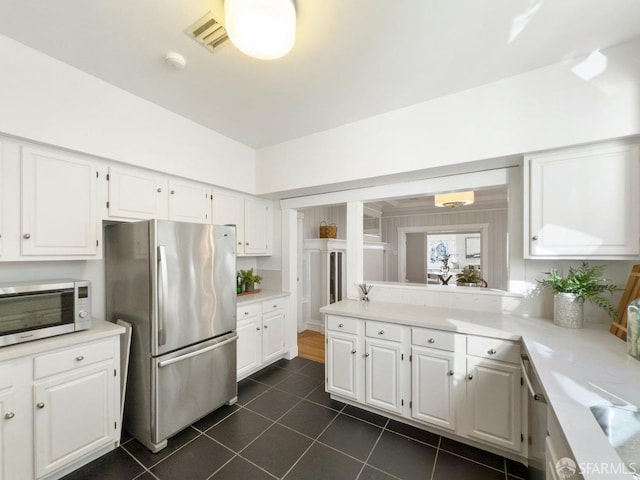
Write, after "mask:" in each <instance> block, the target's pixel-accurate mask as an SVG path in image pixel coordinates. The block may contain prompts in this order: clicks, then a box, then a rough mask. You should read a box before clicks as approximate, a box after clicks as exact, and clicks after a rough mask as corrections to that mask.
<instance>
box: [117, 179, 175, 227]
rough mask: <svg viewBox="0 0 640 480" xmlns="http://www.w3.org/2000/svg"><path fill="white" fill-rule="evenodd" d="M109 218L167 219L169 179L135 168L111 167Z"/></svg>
mask: <svg viewBox="0 0 640 480" xmlns="http://www.w3.org/2000/svg"><path fill="white" fill-rule="evenodd" d="M108 179H109V201H108V203H107V207H108V211H109V217H110V218H111V217H115V218H131V219H138V220H148V219H152V218H167V194H168V182H167V180H166V179H164V178H161V177H159V176H156V175H153V174H150V173H148V172H145V171H144V170H137V169H132V168H122V167H109V177H108Z"/></svg>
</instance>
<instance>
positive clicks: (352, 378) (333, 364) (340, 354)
mask: <svg viewBox="0 0 640 480" xmlns="http://www.w3.org/2000/svg"><path fill="white" fill-rule="evenodd" d="M362 355H363V352H358V337H357V336H356V335H349V334H345V333H334V332H331V331H329V332H327V352H326V357H327V359H326V371H327V391H328V392H330V393H335V394H336V395H340V396H342V397H347V398H352V399H354V400H359V399H360V392H359V390H358V385H359V384H360V370H359V368H358V358H361V356H362Z"/></svg>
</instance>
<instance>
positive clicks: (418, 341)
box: [411, 328, 465, 352]
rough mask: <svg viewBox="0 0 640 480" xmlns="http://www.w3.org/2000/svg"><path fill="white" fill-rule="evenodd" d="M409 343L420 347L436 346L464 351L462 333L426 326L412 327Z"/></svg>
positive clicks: (448, 349) (452, 350)
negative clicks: (432, 328)
mask: <svg viewBox="0 0 640 480" xmlns="http://www.w3.org/2000/svg"><path fill="white" fill-rule="evenodd" d="M411 343H412V344H413V345H420V346H421V347H429V348H437V349H439V350H446V351H447V352H454V351H456V350H462V351H463V352H464V347H465V344H464V335H460V334H459V333H453V332H445V331H443V330H431V329H428V328H412V329H411Z"/></svg>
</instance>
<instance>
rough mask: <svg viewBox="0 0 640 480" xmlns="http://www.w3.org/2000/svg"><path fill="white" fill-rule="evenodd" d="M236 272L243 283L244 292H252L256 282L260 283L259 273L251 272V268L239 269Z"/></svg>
mask: <svg viewBox="0 0 640 480" xmlns="http://www.w3.org/2000/svg"><path fill="white" fill-rule="evenodd" d="M238 274H239V275H240V279H241V282H242V284H243V285H244V291H245V292H253V291H254V290H255V288H256V283H260V282H261V281H262V277H261V276H260V275H257V274H254V273H253V268H250V269H249V270H240V272H238Z"/></svg>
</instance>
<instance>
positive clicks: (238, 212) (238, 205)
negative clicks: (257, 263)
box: [211, 193, 244, 255]
mask: <svg viewBox="0 0 640 480" xmlns="http://www.w3.org/2000/svg"><path fill="white" fill-rule="evenodd" d="M211 223H213V224H214V225H235V226H236V254H237V255H244V197H241V196H239V195H229V194H226V193H214V194H213V220H212V222H211Z"/></svg>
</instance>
